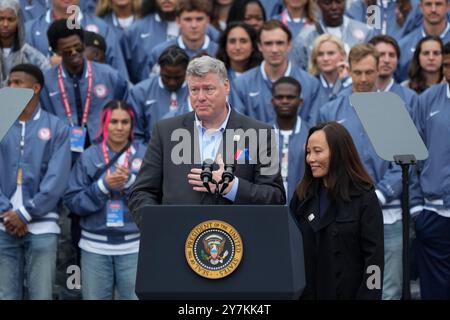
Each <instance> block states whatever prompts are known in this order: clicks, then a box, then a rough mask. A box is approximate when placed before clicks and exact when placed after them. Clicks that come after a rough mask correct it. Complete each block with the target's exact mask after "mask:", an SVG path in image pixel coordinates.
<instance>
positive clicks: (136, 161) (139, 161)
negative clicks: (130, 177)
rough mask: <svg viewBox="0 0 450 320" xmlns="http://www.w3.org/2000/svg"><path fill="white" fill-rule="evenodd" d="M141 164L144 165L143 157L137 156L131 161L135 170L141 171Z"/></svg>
mask: <svg viewBox="0 0 450 320" xmlns="http://www.w3.org/2000/svg"><path fill="white" fill-rule="evenodd" d="M141 165H142V159H141V158H136V159H134V160H133V162H132V163H131V169H132V170H133V171H139V169H140V168H141Z"/></svg>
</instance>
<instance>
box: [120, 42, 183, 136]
mask: <svg viewBox="0 0 450 320" xmlns="http://www.w3.org/2000/svg"><path fill="white" fill-rule="evenodd" d="M188 63H189V57H188V56H187V54H186V53H185V52H184V50H183V49H181V48H180V47H178V46H171V47H168V48H167V49H165V50H164V51H163V53H162V54H161V56H160V57H159V60H158V64H159V65H160V67H161V71H160V74H159V76H155V77H151V78H149V79H146V80H144V81H141V82H139V83H138V84H137V85H135V86H133V87H132V88H131V89H130V90H129V91H128V96H127V98H126V100H127V102H128V103H130V104H131V105H132V106H133V108H134V110H135V111H136V127H135V129H134V132H135V134H136V139H140V140H142V141H144V142H145V143H148V142H149V140H150V134H151V132H152V128H153V125H154V124H155V123H156V122H157V121H159V120H161V119H163V118H166V116H167V117H169V114H173V115H175V114H176V115H179V114H182V113H181V112H182V110H184V109H187V104H188V88H187V84H186V81H185V78H186V68H187V65H188ZM186 111H187V110H186Z"/></svg>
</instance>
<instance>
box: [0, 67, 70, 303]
mask: <svg viewBox="0 0 450 320" xmlns="http://www.w3.org/2000/svg"><path fill="white" fill-rule="evenodd" d="M43 85H44V77H43V75H42V72H41V71H40V70H39V68H38V67H36V66H34V65H31V64H19V65H16V66H15V67H13V68H12V69H11V73H10V75H9V86H10V87H13V88H29V89H32V90H33V91H34V95H33V97H32V99H31V101H30V102H29V103H28V104H27V106H26V107H25V109H24V111H23V112H22V113H21V115H20V116H19V119H18V120H17V121H16V122H15V123H14V125H13V126H12V128H11V129H10V130H9V132H8V134H7V135H6V136H5V137H4V139H3V140H2V141H1V143H0V172H1V175H0V300H4V299H15V300H17V299H22V297H23V292H22V291H23V287H24V278H25V277H26V283H27V288H28V297H29V299H39V300H42V299H52V289H53V283H54V280H55V270H56V250H57V242H58V234H59V233H60V228H59V226H58V219H59V212H58V206H57V204H58V202H59V200H60V198H61V197H62V195H63V194H64V191H65V189H66V186H67V181H68V178H69V171H68V170H67V169H68V168H70V162H71V154H70V139H69V126H67V125H66V124H65V123H64V122H63V121H61V120H59V119H58V118H57V117H55V116H54V115H52V114H50V113H47V112H46V111H44V110H43V109H42V108H41V105H40V104H39V93H40V91H41V89H42V87H43Z"/></svg>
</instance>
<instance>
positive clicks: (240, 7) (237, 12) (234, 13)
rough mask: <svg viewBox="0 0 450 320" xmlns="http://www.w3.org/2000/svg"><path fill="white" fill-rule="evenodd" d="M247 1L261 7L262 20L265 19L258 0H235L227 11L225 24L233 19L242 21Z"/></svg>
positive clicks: (264, 12)
mask: <svg viewBox="0 0 450 320" xmlns="http://www.w3.org/2000/svg"><path fill="white" fill-rule="evenodd" d="M249 3H255V4H256V5H258V6H259V7H260V8H261V11H262V14H263V19H264V21H267V17H266V11H265V10H264V7H263V5H262V4H261V2H260V1H259V0H235V1H234V2H233V5H232V6H231V8H230V12H229V13H228V19H227V25H228V24H230V23H231V22H234V21H244V20H245V11H246V10H247V5H248V4H249Z"/></svg>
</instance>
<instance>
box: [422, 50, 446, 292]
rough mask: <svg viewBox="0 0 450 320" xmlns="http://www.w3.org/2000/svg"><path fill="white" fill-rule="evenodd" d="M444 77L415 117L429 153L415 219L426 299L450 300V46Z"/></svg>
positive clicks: (423, 96) (423, 97) (427, 95)
mask: <svg viewBox="0 0 450 320" xmlns="http://www.w3.org/2000/svg"><path fill="white" fill-rule="evenodd" d="M444 76H445V81H446V82H444V83H441V84H437V85H434V86H432V87H430V88H429V89H427V90H426V91H425V92H424V93H422V94H421V95H420V96H419V107H418V108H417V109H416V110H415V114H414V120H415V123H416V126H417V129H418V130H419V133H420V135H421V136H422V139H423V141H424V142H425V145H426V146H427V148H428V152H429V156H428V158H427V159H426V160H425V161H423V163H422V164H421V170H420V177H419V180H420V188H419V189H420V190H419V194H420V195H421V196H422V199H423V202H424V210H423V211H422V212H421V213H420V214H419V215H418V216H417V217H415V228H416V238H417V241H416V262H417V270H418V273H419V278H420V294H421V298H422V299H445V300H449V299H450V281H449V279H450V232H449V230H450V179H449V176H450V144H449V140H448V137H450V125H449V119H450V108H449V106H450V42H447V43H446V44H445V46H444Z"/></svg>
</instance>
